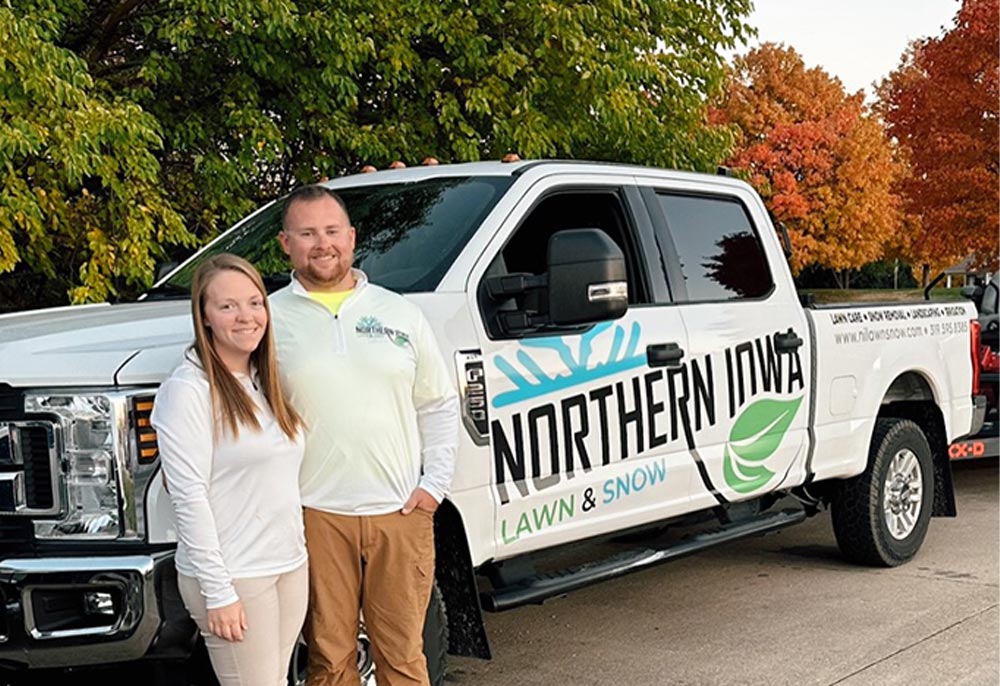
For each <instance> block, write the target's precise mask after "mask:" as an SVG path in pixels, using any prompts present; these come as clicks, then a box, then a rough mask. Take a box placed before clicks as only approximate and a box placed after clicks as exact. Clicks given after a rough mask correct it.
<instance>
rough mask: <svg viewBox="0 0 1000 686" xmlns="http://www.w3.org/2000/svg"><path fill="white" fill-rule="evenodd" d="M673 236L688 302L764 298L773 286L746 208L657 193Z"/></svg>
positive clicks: (717, 200)
mask: <svg viewBox="0 0 1000 686" xmlns="http://www.w3.org/2000/svg"><path fill="white" fill-rule="evenodd" d="M656 197H657V199H658V200H659V203H660V209H661V210H662V211H663V214H664V217H665V219H666V224H667V225H666V227H662V226H661V227H658V231H659V232H661V233H662V232H664V230H667V231H668V232H669V236H667V237H666V241H664V240H662V237H661V245H669V244H670V243H672V244H673V247H674V249H675V250H676V252H677V257H678V259H679V261H680V265H681V272H682V275H683V279H684V285H685V287H686V288H687V297H688V300H690V301H692V302H711V301H720V300H741V299H747V298H762V297H764V296H766V295H767V294H768V293H770V292H771V289H772V287H773V281H772V279H771V272H770V269H769V268H768V265H767V258H766V256H765V255H764V249H763V247H762V246H761V243H760V238H759V237H758V236H757V233H756V231H754V228H753V225H752V224H751V223H750V218H749V217H748V216H747V213H746V211H745V210H744V209H743V205H742V204H741V203H740V202H739V201H737V200H735V199H728V198H720V197H706V196H692V195H670V194H666V193H658V194H657V196H656Z"/></svg>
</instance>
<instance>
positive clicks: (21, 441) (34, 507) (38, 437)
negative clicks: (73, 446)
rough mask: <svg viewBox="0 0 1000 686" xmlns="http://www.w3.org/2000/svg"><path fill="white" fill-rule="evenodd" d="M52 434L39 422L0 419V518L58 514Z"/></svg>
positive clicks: (50, 425)
mask: <svg viewBox="0 0 1000 686" xmlns="http://www.w3.org/2000/svg"><path fill="white" fill-rule="evenodd" d="M56 431H57V427H56V425H55V424H54V423H53V422H51V421H47V420H43V419H19V420H14V421H11V420H6V421H4V420H0V516H2V515H9V514H14V515H39V514H55V513H56V511H58V505H59V503H58V502H57V501H56V492H57V490H56V489H57V486H58V481H57V479H58V474H55V473H53V472H54V471H55V470H57V469H58V464H59V463H58V460H57V459H56V445H55V442H56Z"/></svg>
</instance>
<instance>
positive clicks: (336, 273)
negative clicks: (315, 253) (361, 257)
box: [300, 258, 351, 288]
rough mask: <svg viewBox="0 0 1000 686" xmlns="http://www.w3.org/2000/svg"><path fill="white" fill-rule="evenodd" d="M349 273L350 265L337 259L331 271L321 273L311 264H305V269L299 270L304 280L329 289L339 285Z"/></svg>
mask: <svg viewBox="0 0 1000 686" xmlns="http://www.w3.org/2000/svg"><path fill="white" fill-rule="evenodd" d="M350 271H351V263H350V262H348V261H346V260H344V259H343V258H341V259H338V260H337V262H336V266H334V267H333V269H331V270H324V271H322V272H321V271H319V270H318V269H316V268H315V267H313V265H312V264H311V263H307V264H306V266H305V268H304V269H302V270H300V272H301V274H302V276H304V277H305V278H306V280H308V281H311V282H312V283H314V284H316V285H317V286H321V287H323V288H331V287H333V286H337V285H339V284H340V282H341V281H343V280H344V277H346V276H347V274H348V273H350Z"/></svg>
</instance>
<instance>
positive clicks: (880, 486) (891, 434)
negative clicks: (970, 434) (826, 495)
mask: <svg viewBox="0 0 1000 686" xmlns="http://www.w3.org/2000/svg"><path fill="white" fill-rule="evenodd" d="M933 498H934V464H933V461H932V459H931V449H930V446H929V445H928V443H927V438H926V437H925V436H924V433H923V431H921V430H920V427H918V426H917V425H916V424H914V423H913V422H911V421H909V420H907V419H894V418H885V419H879V420H877V421H876V422H875V432H874V434H873V435H872V443H871V448H870V451H869V455H868V468H867V469H865V471H864V472H863V473H862V474H859V475H858V476H856V477H854V478H852V479H847V480H846V481H844V482H842V483H841V484H840V485H839V487H838V488H837V490H836V491H835V493H834V497H833V505H832V507H831V515H832V519H833V532H834V534H835V535H836V537H837V544H838V545H839V546H840V550H841V552H842V553H843V554H844V557H846V558H847V559H848V560H850V561H852V562H857V563H860V564H866V565H872V566H880V567H895V566H896V565H900V564H903V563H904V562H906V561H907V560H909V559H910V558H912V557H913V556H914V555H915V554H916V552H917V550H919V549H920V545H921V543H923V542H924V536H926V535H927V525H928V524H929V523H930V518H931V503H932V500H933Z"/></svg>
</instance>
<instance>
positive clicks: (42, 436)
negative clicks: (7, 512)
mask: <svg viewBox="0 0 1000 686" xmlns="http://www.w3.org/2000/svg"><path fill="white" fill-rule="evenodd" d="M18 433H19V439H20V441H19V442H20V444H21V457H22V459H23V460H24V500H25V504H26V505H27V506H28V507H30V508H31V509H32V510H48V509H49V508H51V507H52V506H53V505H55V502H54V500H53V497H52V493H53V490H52V478H53V475H52V467H51V464H50V460H49V448H50V446H49V440H50V436H51V433H50V432H49V431H46V430H45V428H44V427H41V426H28V427H21V429H20V431H19V432H18Z"/></svg>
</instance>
